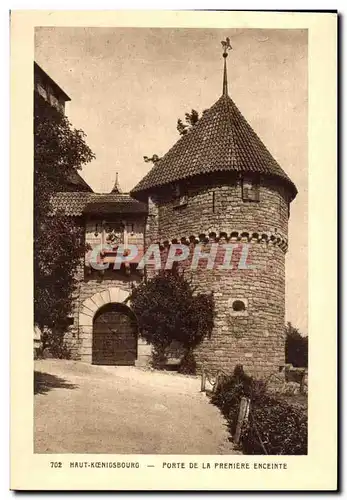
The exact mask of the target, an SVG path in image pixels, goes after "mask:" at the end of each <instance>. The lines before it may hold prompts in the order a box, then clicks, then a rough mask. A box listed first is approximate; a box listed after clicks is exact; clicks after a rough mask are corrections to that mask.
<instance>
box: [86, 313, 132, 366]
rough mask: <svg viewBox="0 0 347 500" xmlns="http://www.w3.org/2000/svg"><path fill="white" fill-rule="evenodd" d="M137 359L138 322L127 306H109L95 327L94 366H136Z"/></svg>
mask: <svg viewBox="0 0 347 500" xmlns="http://www.w3.org/2000/svg"><path fill="white" fill-rule="evenodd" d="M136 358H137V325H136V320H135V318H134V317H133V315H132V314H131V312H130V311H129V310H128V308H127V307H126V306H123V305H122V304H109V305H107V306H104V307H103V308H102V309H101V310H100V311H99V312H98V313H97V315H96V317H95V319H94V326H93V357H92V363H93V364H94V365H134V364H135V360H136Z"/></svg>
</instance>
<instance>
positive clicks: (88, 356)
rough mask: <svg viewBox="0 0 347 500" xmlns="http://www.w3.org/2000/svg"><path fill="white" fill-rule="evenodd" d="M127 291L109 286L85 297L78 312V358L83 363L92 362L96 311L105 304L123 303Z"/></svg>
mask: <svg viewBox="0 0 347 500" xmlns="http://www.w3.org/2000/svg"><path fill="white" fill-rule="evenodd" d="M128 297H129V292H127V291H126V290H122V289H121V288H118V287H110V288H108V289H106V290H103V291H102V292H98V293H95V294H94V295H92V296H91V297H90V298H88V299H86V300H85V301H84V302H83V303H82V305H81V309H80V314H79V317H78V319H79V338H80V341H81V347H80V359H81V361H83V362H85V363H91V362H92V345H93V320H94V316H95V314H96V312H97V311H98V310H99V309H100V308H101V307H103V306H105V305H106V304H111V303H124V302H125V300H126V299H127V298H128Z"/></svg>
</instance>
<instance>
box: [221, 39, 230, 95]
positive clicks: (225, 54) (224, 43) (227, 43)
mask: <svg viewBox="0 0 347 500" xmlns="http://www.w3.org/2000/svg"><path fill="white" fill-rule="evenodd" d="M221 44H222V47H223V57H224V75H223V95H228V77H227V64H226V62H227V57H228V50H231V49H232V46H231V45H230V38H228V37H226V39H225V41H224V40H223V41H222V42H221Z"/></svg>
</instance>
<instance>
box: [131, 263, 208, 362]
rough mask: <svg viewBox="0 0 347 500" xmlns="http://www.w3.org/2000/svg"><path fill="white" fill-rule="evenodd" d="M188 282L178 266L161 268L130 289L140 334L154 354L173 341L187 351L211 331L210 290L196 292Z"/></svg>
mask: <svg viewBox="0 0 347 500" xmlns="http://www.w3.org/2000/svg"><path fill="white" fill-rule="evenodd" d="M194 292H195V290H194V288H193V287H192V286H191V284H190V283H189V282H188V281H187V280H186V279H185V278H184V275H183V273H180V272H179V270H178V269H177V268H174V269H173V270H172V271H161V272H159V273H158V274H157V275H156V276H154V278H152V279H151V280H148V281H147V282H142V283H141V284H139V285H138V286H137V287H136V288H134V289H133V290H132V293H131V296H130V302H131V306H132V310H133V311H134V313H135V314H136V316H137V318H138V323H139V330H140V333H141V336H142V337H143V338H145V339H146V340H147V341H148V342H150V343H151V344H153V345H154V349H155V352H156V355H157V357H158V359H159V358H162V357H165V356H164V351H165V349H166V348H167V347H168V346H169V345H170V343H171V342H172V341H178V342H180V343H181V344H182V345H183V346H184V347H185V348H186V349H187V352H191V351H192V349H193V348H194V347H195V346H196V345H198V344H199V342H201V340H202V339H203V338H204V337H205V336H209V335H210V334H211V332H212V327H213V319H214V300H213V296H212V294H209V295H203V294H195V293H194Z"/></svg>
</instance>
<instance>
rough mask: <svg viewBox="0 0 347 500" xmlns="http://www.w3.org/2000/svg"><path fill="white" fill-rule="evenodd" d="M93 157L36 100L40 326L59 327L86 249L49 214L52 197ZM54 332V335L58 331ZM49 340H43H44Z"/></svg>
mask: <svg viewBox="0 0 347 500" xmlns="http://www.w3.org/2000/svg"><path fill="white" fill-rule="evenodd" d="M93 158H94V154H93V153H92V151H91V150H90V148H89V147H88V146H87V144H86V143H85V134H84V133H83V131H82V130H76V129H74V128H72V127H71V124H70V123H69V121H68V119H67V118H66V116H64V115H63V114H61V113H59V112H58V111H57V110H56V109H54V108H53V107H51V106H49V105H48V104H47V103H45V102H44V101H43V99H41V98H39V97H36V98H35V109H34V319H35V324H37V325H38V326H39V327H40V329H41V330H44V331H47V330H51V331H53V330H54V331H56V332H58V331H60V332H61V331H63V330H64V328H66V325H67V321H68V319H67V318H68V315H69V313H70V312H71V306H72V294H73V291H74V287H75V285H76V280H75V271H76V267H77V265H78V263H79V262H80V258H81V257H82V256H83V255H84V252H85V250H86V248H85V243H84V237H83V228H82V226H81V225H79V224H76V221H75V220H73V219H72V218H71V217H66V216H65V215H63V214H61V213H56V214H55V216H54V217H52V206H51V198H52V195H54V193H56V192H58V191H65V190H66V184H67V179H68V177H69V174H71V172H72V171H73V170H74V169H80V168H81V167H82V166H83V165H84V164H86V163H88V162H89V161H91V160H92V159H93ZM57 335H58V333H57ZM43 340H44V341H47V339H45V338H44V339H43Z"/></svg>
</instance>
